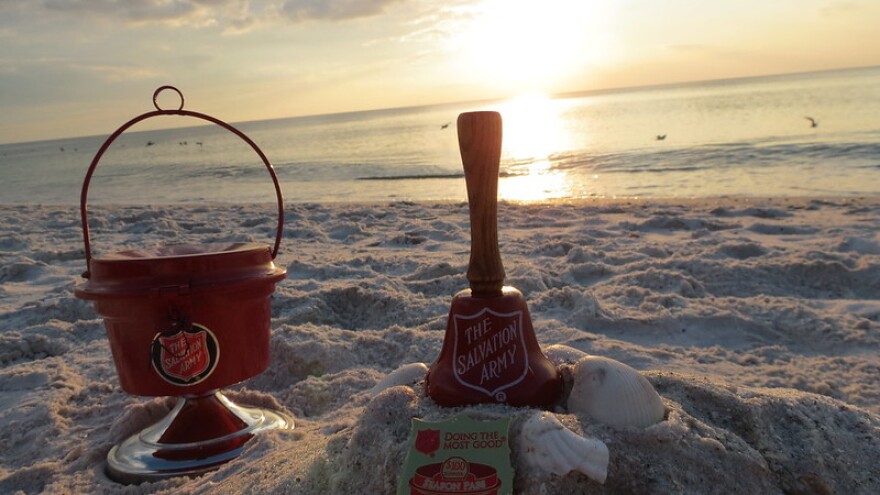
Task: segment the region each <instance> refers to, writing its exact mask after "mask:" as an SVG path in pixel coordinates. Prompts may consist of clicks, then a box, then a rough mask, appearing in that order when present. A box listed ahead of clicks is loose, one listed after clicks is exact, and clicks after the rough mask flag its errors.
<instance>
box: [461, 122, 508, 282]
mask: <svg viewBox="0 0 880 495" xmlns="http://www.w3.org/2000/svg"><path fill="white" fill-rule="evenodd" d="M458 146H459V149H460V150H461V163H462V166H463V167H464V178H465V182H466V183H467V192H468V203H469V205H470V213H471V259H470V264H469V266H468V272H467V278H468V282H470V287H471V292H472V293H473V294H474V295H479V296H492V295H500V294H501V288H502V286H503V285H504V265H502V264H501V253H500V251H499V250H498V168H499V164H500V161H501V115H500V114H499V113H498V112H467V113H463V114H461V115H459V116H458Z"/></svg>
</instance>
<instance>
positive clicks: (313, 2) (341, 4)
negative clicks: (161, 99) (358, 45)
mask: <svg viewBox="0 0 880 495" xmlns="http://www.w3.org/2000/svg"><path fill="white" fill-rule="evenodd" d="M404 1H406V0H265V1H250V0H38V1H34V2H27V3H24V2H22V3H17V2H16V3H5V2H3V3H0V12H2V11H6V12H7V13H10V12H17V13H19V14H25V15H27V14H30V15H40V14H41V13H43V14H45V13H56V14H60V15H74V16H80V17H88V18H91V19H101V20H105V21H110V22H121V23H126V24H160V25H168V26H187V27H197V28H201V27H209V26H217V27H220V28H221V29H223V30H224V31H225V32H229V33H239V32H245V31H248V30H250V29H252V28H253V27H255V26H258V25H262V24H269V23H277V22H279V21H281V22H294V23H297V22H303V21H309V20H319V21H320V20H323V21H344V20H349V19H357V18H362V17H371V16H375V15H380V14H383V13H384V12H385V11H386V8H387V7H388V6H389V5H392V4H396V3H402V2H404Z"/></svg>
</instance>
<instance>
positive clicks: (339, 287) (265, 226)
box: [0, 199, 880, 495]
mask: <svg viewBox="0 0 880 495" xmlns="http://www.w3.org/2000/svg"><path fill="white" fill-rule="evenodd" d="M272 209H273V206H272V205H259V206H249V207H231V206H216V207H214V206H211V207H204V208H179V207H173V208H172V207H168V208H163V207H144V208H117V209H100V208H99V209H96V211H95V212H94V213H93V222H92V225H93V228H95V229H96V232H95V236H94V238H95V244H96V246H97V247H98V248H101V247H103V248H105V250H106V249H109V250H118V249H122V247H123V246H129V247H132V246H146V245H154V244H159V243H163V242H183V241H189V242H208V241H230V240H257V241H260V242H263V241H264V240H265V242H269V239H270V236H271V233H272V231H273V229H274V223H273V222H274V220H273V217H272ZM0 211H2V215H0V283H2V287H0V315H2V316H0V366H2V370H0V493H25V494H35V493H47V494H48V493H51V494H59V493H93V492H98V493H125V494H139V493H169V494H170V493H175V494H191V493H212V494H213V493H222V494H238V493H308V494H325V493H364V494H374V493H393V492H394V491H395V486H396V482H397V473H398V470H399V469H400V467H401V462H402V460H403V456H404V451H403V448H404V443H405V440H406V435H407V433H408V430H409V422H410V418H411V417H413V416H417V417H422V418H428V419H434V420H436V419H441V418H445V417H449V416H451V415H453V414H456V413H459V412H461V410H460V409H454V410H450V409H443V408H439V407H437V406H435V405H433V404H432V403H431V401H429V400H427V399H425V398H423V397H421V395H420V392H421V388H420V386H418V385H417V386H416V387H415V393H413V392H411V391H409V390H408V389H406V388H401V387H398V388H393V389H389V390H387V391H386V392H385V393H382V394H380V395H379V396H378V397H376V398H375V399H373V400H372V401H370V399H369V395H368V391H369V390H370V389H371V388H372V387H373V386H374V385H375V384H376V382H377V381H379V380H380V379H381V378H382V377H383V376H384V375H385V374H386V373H388V372H389V371H391V370H393V369H395V368H396V367H398V366H399V365H401V364H405V363H411V362H418V361H423V362H428V363H430V362H431V361H432V360H433V359H434V358H435V357H436V355H437V353H438V351H439V348H440V344H441V342H442V339H443V333H444V330H445V324H446V314H447V312H448V310H449V304H450V302H451V298H452V295H453V294H454V293H455V292H456V291H457V290H459V289H462V288H464V287H466V285H467V281H466V279H465V277H464V273H465V271H466V268H467V262H468V252H469V227H468V218H467V206H466V205H465V204H413V203H395V204H389V205H380V206H376V205H373V206H359V205H317V206H311V205H294V206H290V207H289V208H288V209H287V215H288V219H287V224H286V229H285V239H284V242H283V245H282V252H281V254H280V255H279V258H278V262H279V263H280V264H282V265H284V266H286V267H287V268H288V270H289V278H288V279H287V280H285V281H283V282H282V283H281V284H279V286H278V289H277V292H276V295H275V298H274V300H273V334H272V341H271V347H272V349H271V351H272V364H271V365H270V368H269V369H268V370H267V371H266V372H265V373H263V374H262V375H260V376H257V377H255V378H253V379H251V380H248V381H247V382H245V383H244V384H242V385H240V386H236V387H232V388H230V389H229V390H228V395H229V396H230V397H231V398H233V399H234V400H237V401H239V402H240V403H242V404H257V405H259V404H262V405H274V406H275V407H279V408H283V409H285V410H287V411H288V412H290V413H292V414H293V415H295V416H296V421H297V426H296V429H295V430H294V431H292V432H273V433H268V434H265V435H262V436H260V437H257V438H256V439H254V440H252V441H251V443H250V445H249V446H248V448H247V450H246V451H245V453H244V454H243V455H242V457H241V458H240V459H238V460H236V461H233V462H231V463H229V464H227V465H225V466H223V467H222V468H220V469H218V470H217V471H214V472H212V473H210V474H207V475H205V476H202V477H199V478H195V479H189V478H179V479H172V480H167V481H162V482H158V483H152V484H149V483H148V484H143V485H140V486H123V485H118V484H116V483H114V482H112V481H110V480H108V479H107V477H106V476H105V475H104V473H103V465H102V463H103V459H104V456H105V455H106V453H107V451H108V450H109V449H110V447H111V445H112V444H113V443H114V442H118V441H120V440H122V439H123V438H125V437H126V436H128V435H129V434H131V433H133V432H134V431H136V430H138V429H140V428H142V427H144V426H146V425H148V424H150V423H151V422H153V421H155V420H156V419H158V418H159V417H161V416H162V415H163V414H164V413H165V412H166V411H167V410H168V407H169V402H168V401H167V400H166V399H162V398H156V399H150V398H141V397H133V396H129V395H127V394H125V393H123V392H122V391H121V390H120V388H119V386H118V382H117V380H116V376H115V369H114V367H113V364H112V360H111V357H110V351H109V347H108V344H107V340H106V336H105V333H104V329H103V325H102V322H101V320H100V319H98V317H97V315H96V313H95V312H94V310H93V309H92V307H91V306H90V304H89V303H87V302H84V301H80V300H78V299H76V298H75V297H74V296H73V286H74V284H75V283H77V282H78V281H79V273H80V272H81V271H82V270H83V269H84V261H83V260H82V254H81V251H82V244H81V232H80V227H79V217H78V214H79V211H78V209H76V208H72V207H41V206H22V207H0ZM500 215H501V220H500V233H499V237H500V239H501V244H502V245H501V250H502V256H503V258H504V262H505V267H506V270H507V276H508V278H507V282H508V284H509V285H513V286H515V287H517V288H519V289H520V290H522V291H523V292H524V293H525V295H526V297H527V299H528V301H529V307H530V310H531V312H532V317H533V321H534V327H535V329H536V332H537V335H538V340H539V341H540V342H541V343H542V345H545V346H546V345H550V344H556V343H559V344H567V345H569V346H572V347H575V348H578V349H581V350H584V351H586V352H589V353H591V354H597V355H602V356H608V357H611V358H614V359H618V360H620V361H623V362H625V363H627V364H629V365H631V366H633V367H635V368H637V369H639V370H642V371H644V372H645V374H646V375H647V377H648V378H649V380H650V381H651V382H652V383H653V384H654V385H655V387H656V388H657V390H658V392H659V393H660V394H661V396H662V397H663V399H664V402H665V404H666V406H667V409H668V419H667V420H666V421H663V422H661V423H659V424H657V425H654V426H652V427H649V428H647V429H644V430H640V429H622V430H615V429H612V428H609V427H605V426H602V425H598V424H593V423H590V422H588V421H586V420H585V419H584V418H578V417H577V416H575V415H570V414H565V413H564V411H557V416H558V418H559V419H560V420H561V421H562V422H563V423H564V424H566V425H567V426H568V427H570V428H572V429H573V430H575V431H578V432H582V433H584V434H586V435H590V436H593V437H595V438H599V439H601V440H603V441H604V442H605V443H606V444H607V445H608V448H609V450H610V452H611V463H610V466H609V472H608V479H607V481H606V483H605V485H604V486H603V485H599V484H597V483H596V482H594V481H591V480H589V479H588V478H587V477H586V476H584V475H581V474H579V473H571V474H569V475H567V476H564V477H559V476H555V475H552V476H551V475H543V474H541V473H536V472H530V471H529V469H528V468H527V467H526V466H525V464H524V463H521V462H518V451H517V450H516V447H517V444H516V436H515V435H516V432H517V429H518V428H520V427H521V425H522V422H523V419H524V418H525V417H526V416H527V415H528V414H530V412H531V411H529V410H527V409H525V410H524V409H513V408H507V407H503V406H491V407H490V406H480V407H474V408H468V409H466V410H465V411H466V412H468V413H469V414H471V415H472V416H474V417H478V418H487V417H497V416H498V415H502V414H507V415H511V416H513V417H514V423H513V425H512V430H513V447H514V461H516V469H517V476H516V480H515V483H516V486H515V488H516V492H517V493H524V494H551V495H552V494H563V493H565V494H567V493H713V492H715V493H793V494H795V493H797V494H800V493H804V494H806V493H815V494H826V493H839V494H844V493H846V494H852V493H865V494H868V493H880V464H878V462H880V354H878V350H880V199H831V200H827V201H826V200H821V201H820V200H795V199H790V200H782V199H781V200H773V201H759V200H745V199H738V200H735V199H719V200H700V201H662V202H658V201H652V202H645V201H635V200H633V201H604V202H593V203H591V202H587V203H580V204H576V205H566V204H561V205H528V206H518V205H502V206H501V211H500Z"/></svg>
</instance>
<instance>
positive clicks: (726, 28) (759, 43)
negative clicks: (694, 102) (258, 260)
mask: <svg viewBox="0 0 880 495" xmlns="http://www.w3.org/2000/svg"><path fill="white" fill-rule="evenodd" d="M111 4H112V6H111ZM877 25H880V2H877V1H875V0H852V1H847V2H828V1H826V0H804V1H801V2H763V1H759V0H744V1H737V2H734V1H730V0H722V1H718V2H702V3H695V2H690V1H686V0H671V1H669V2H648V1H645V0H626V1H622V2H600V1H585V0H545V1H542V2H524V1H507V0H452V1H448V2H434V1H429V0H408V1H406V2H401V1H399V0H375V1H370V2H352V1H341V0H327V1H323V2H314V1H310V0H254V1H250V2H247V1H242V0H218V1H212V2H205V1H202V0H177V1H174V2H169V1H166V0H144V1H143V2H112V3H108V2H106V1H105V0H81V1H76V2H62V1H39V2H25V1H18V2H15V1H10V2H0V87H2V88H3V91H2V92H0V108H2V110H3V111H2V112H0V142H17V141H26V140H39V139H50V138H58V137H65V136H72V135H83V134H85V135H88V134H101V133H103V132H106V131H107V129H108V128H111V127H112V125H113V124H114V123H116V122H119V121H120V120H123V119H126V118H128V117H130V115H132V113H134V112H137V111H140V110H142V109H143V105H142V104H141V102H140V101H139V100H137V96H136V95H143V94H150V93H151V92H152V90H154V89H155V88H157V87H159V86H162V85H165V84H173V85H175V86H178V87H180V88H181V89H182V90H183V91H184V92H185V93H186V94H187V95H188V100H187V103H188V105H190V106H191V107H193V108H199V109H201V110H204V111H208V112H213V113H221V114H222V115H224V116H225V117H226V118H228V119H229V120H230V121H232V122H241V121H249V120H263V119H276V118H284V117H293V116H299V115H317V114H327V113H337V112H350V111H358V110H372V109H383V108H394V107H409V106H420V105H428V104H436V103H444V102H459V101H477V100H487V99H503V98H509V97H512V96H515V95H518V94H523V93H528V92H541V93H546V94H555V93H565V92H576V91H583V90H592V89H604V88H618V87H630V86H642V85H651V84H660V83H672V82H682V81H694V80H709V79H723V78H733V77H743V76H755V75H766V74H779V73H790V72H804V71H815V70H824V69H832V68H842V67H857V66H872V65H880V51H878V50H877V46H880V35H878V30H877V29H876V26H877Z"/></svg>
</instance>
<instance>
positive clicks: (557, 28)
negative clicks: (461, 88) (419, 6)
mask: <svg viewBox="0 0 880 495" xmlns="http://www.w3.org/2000/svg"><path fill="white" fill-rule="evenodd" d="M608 4H613V2H596V1H592V2H591V1H588V0H542V1H540V2H531V1H529V2H526V1H511V0H485V1H483V2H482V3H480V4H479V6H478V7H477V9H476V10H475V11H474V12H473V13H472V18H471V21H470V22H469V23H468V25H467V27H466V28H465V30H464V32H463V33H462V34H461V35H460V36H459V42H460V43H461V45H460V47H459V48H460V50H461V53H462V54H463V56H464V58H465V59H466V60H467V65H468V66H469V69H470V70H471V71H472V72H473V73H474V75H478V76H480V77H482V78H483V79H484V81H485V82H491V83H493V84H495V85H496V86H501V87H507V88H510V89H513V90H515V91H517V92H520V91H526V90H541V91H546V90H552V89H553V86H554V85H555V84H556V83H557V82H558V81H560V80H561V79H563V78H565V77H569V76H572V75H574V74H576V73H578V72H581V71H583V70H584V68H585V67H587V66H589V65H591V64H594V63H597V62H599V61H600V60H602V59H604V58H607V57H609V56H610V55H611V54H610V44H609V43H607V39H606V38H607V33H608V30H609V22H610V18H611V14H612V12H611V9H612V7H610V6H608Z"/></svg>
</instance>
